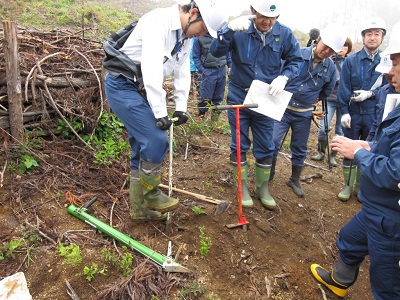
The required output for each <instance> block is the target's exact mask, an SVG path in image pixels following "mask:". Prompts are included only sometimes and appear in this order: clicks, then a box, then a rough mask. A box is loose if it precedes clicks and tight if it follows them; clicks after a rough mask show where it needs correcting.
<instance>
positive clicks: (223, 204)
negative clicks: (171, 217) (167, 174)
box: [158, 184, 230, 215]
mask: <svg viewBox="0 0 400 300" xmlns="http://www.w3.org/2000/svg"><path fill="white" fill-rule="evenodd" d="M158 186H159V187H160V188H164V189H169V187H168V186H166V185H164V184H159V185H158ZM171 189H172V190H173V191H174V192H178V193H182V194H185V195H189V196H192V197H194V198H197V199H200V200H203V201H206V202H209V203H213V204H217V209H216V210H215V214H217V215H219V214H220V213H222V212H224V211H226V210H227V209H228V207H229V205H230V202H228V201H224V200H217V199H214V198H211V197H207V196H204V195H200V194H196V193H192V192H188V191H185V190H181V189H178V188H174V187H171Z"/></svg>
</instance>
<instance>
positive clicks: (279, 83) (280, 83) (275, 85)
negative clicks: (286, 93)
mask: <svg viewBox="0 0 400 300" xmlns="http://www.w3.org/2000/svg"><path fill="white" fill-rule="evenodd" d="M287 81H288V78H287V77H286V76H284V75H280V76H278V77H276V78H275V79H274V80H272V82H271V84H270V85H269V94H270V95H272V96H275V97H276V95H278V94H279V93H280V92H282V91H283V89H284V88H285V86H286V84H287Z"/></svg>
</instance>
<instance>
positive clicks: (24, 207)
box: [0, 103, 373, 300]
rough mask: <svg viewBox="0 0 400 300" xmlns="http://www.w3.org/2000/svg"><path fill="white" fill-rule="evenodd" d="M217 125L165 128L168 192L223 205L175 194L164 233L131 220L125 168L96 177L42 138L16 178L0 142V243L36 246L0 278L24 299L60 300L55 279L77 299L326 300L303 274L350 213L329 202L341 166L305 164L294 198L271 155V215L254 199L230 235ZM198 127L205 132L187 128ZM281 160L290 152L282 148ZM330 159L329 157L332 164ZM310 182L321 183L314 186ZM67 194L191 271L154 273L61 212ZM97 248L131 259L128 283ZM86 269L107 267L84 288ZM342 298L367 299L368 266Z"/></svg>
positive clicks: (287, 167) (331, 254)
mask: <svg viewBox="0 0 400 300" xmlns="http://www.w3.org/2000/svg"><path fill="white" fill-rule="evenodd" d="M192 105H194V104H193V103H192ZM192 115H193V116H194V115H195V113H194V112H193V114H192ZM194 118H195V117H194ZM190 122H191V124H192V126H193V124H195V123H196V122H198V121H197V120H196V119H191V120H190ZM205 122H209V120H208V119H207V120H206V121H205ZM224 122H226V114H223V115H222V116H221V120H220V123H219V126H216V127H215V126H214V127H213V130H212V131H211V132H210V133H205V132H204V131H202V130H199V129H198V130H196V131H193V130H192V131H190V126H191V125H185V126H184V128H185V129H186V136H185V133H184V132H183V131H182V130H181V129H179V128H176V129H175V135H176V138H175V148H174V153H175V155H174V158H173V164H172V166H173V177H172V183H173V186H174V187H177V188H180V189H184V190H187V191H190V192H193V193H197V194H202V195H205V196H208V197H212V198H215V199H220V200H224V201H228V202H230V203H231V204H230V206H229V208H228V209H227V210H226V211H224V212H223V213H221V214H215V210H216V208H217V205H215V204H211V203H208V202H205V201H203V200H199V199H197V198H194V197H191V196H187V195H184V194H182V193H176V192H174V193H173V195H174V196H175V197H177V198H179V200H180V201H181V206H180V207H179V208H178V209H177V210H176V211H174V212H173V213H172V214H171V222H170V223H169V225H168V226H166V223H165V222H137V221H132V220H131V219H130V217H129V206H128V203H129V197H128V174H129V164H128V161H127V160H126V161H114V163H113V164H112V165H111V166H109V167H99V166H98V165H96V164H94V163H93V156H92V153H91V152H90V151H88V150H87V149H85V148H84V147H83V146H82V144H80V143H79V142H77V141H75V142H71V141H63V140H59V139H53V138H52V139H49V140H46V141H45V140H43V141H42V143H41V144H40V148H39V149H37V150H35V155H36V157H37V158H38V161H39V163H40V167H39V168H35V169H34V171H32V172H28V173H25V174H23V175H19V173H18V172H17V171H16V170H13V169H12V168H10V163H11V154H12V152H13V151H14V148H13V147H12V146H11V145H8V144H7V143H5V139H4V138H3V140H2V141H3V142H4V143H3V147H2V149H1V152H0V154H1V155H0V166H1V167H2V172H3V174H4V178H3V181H2V187H1V188H0V191H1V193H0V228H1V230H0V236H1V241H2V243H3V245H4V243H7V242H10V241H11V240H12V239H16V238H18V239H20V238H22V234H25V235H24V236H25V239H24V240H25V241H28V240H29V239H28V238H27V236H28V237H36V239H35V241H34V246H32V243H31V242H27V244H26V245H30V246H29V247H28V246H26V247H20V248H19V249H18V250H19V251H16V252H14V257H8V258H6V259H4V260H2V261H0V279H2V278H4V277H6V276H9V275H12V274H14V273H15V272H17V271H22V272H24V273H25V275H26V277H27V280H28V282H29V289H30V292H31V294H32V296H33V299H59V300H62V299H71V297H70V296H69V295H68V293H67V287H66V282H65V281H66V280H68V281H69V282H70V284H71V286H72V288H73V289H74V290H75V292H76V294H77V295H78V296H79V298H80V299H84V300H89V299H221V300H225V299H243V300H247V299H285V300H289V299H292V300H295V299H297V300H299V299H304V300H320V299H337V297H336V296H335V295H333V294H332V293H331V292H330V291H329V290H327V289H325V288H324V287H320V286H319V285H318V282H317V281H316V280H315V279H314V278H313V277H312V276H311V273H310V271H309V266H310V264H311V263H314V262H318V263H321V264H323V265H324V266H326V267H328V268H330V267H331V266H332V265H333V264H334V262H335V258H336V256H337V249H336V246H335V239H336V237H337V235H338V231H339V230H340V228H341V227H342V226H343V225H344V224H345V223H346V222H347V221H348V220H349V219H350V218H351V217H352V216H353V215H354V214H355V213H356V212H357V211H358V210H359V209H360V206H361V204H360V203H359V202H358V201H357V199H356V198H355V197H354V196H353V197H352V198H351V199H350V201H349V202H347V203H343V202H340V201H338V200H337V198H336V195H337V193H338V191H339V190H340V189H341V187H342V175H341V168H340V167H336V168H334V169H333V171H332V172H329V171H326V170H323V169H321V168H327V163H326V161H324V162H314V161H311V160H310V159H307V160H306V161H307V162H308V163H311V164H314V165H315V166H317V167H320V168H315V167H313V166H309V165H307V166H306V167H305V168H304V170H303V174H302V175H303V179H304V181H302V187H303V189H304V191H305V197H304V198H298V197H297V196H296V195H295V194H294V193H293V192H292V190H291V189H290V188H289V187H288V186H287V185H286V181H287V179H288V178H289V177H290V172H291V164H290V161H289V160H288V158H286V157H285V156H284V155H280V157H279V160H278V164H277V174H276V176H275V179H274V180H273V181H272V182H271V184H270V190H271V193H272V195H273V196H274V197H275V199H276V201H277V204H278V207H277V209H276V210H275V211H268V210H266V209H264V208H263V207H262V205H261V203H260V202H259V201H258V200H256V201H255V207H254V208H252V209H244V211H243V214H244V216H245V217H246V219H247V221H248V222H249V226H248V230H243V229H242V228H241V227H239V228H234V229H229V228H227V227H226V225H227V224H231V223H237V222H238V206H237V197H236V186H235V184H234V181H233V177H232V170H231V166H230V165H229V161H228V157H229V152H230V151H229V139H230V135H229V133H226V132H224V128H225V129H226V125H223V124H224ZM206 124H207V125H208V123H206ZM198 128H203V129H206V128H209V127H208V126H203V125H201V124H198ZM316 131H317V129H316V127H315V126H313V127H312V133H311V136H310V142H309V149H310V151H309V152H310V153H309V154H310V155H312V154H314V153H315V152H314V151H315V150H314V149H315V148H316ZM187 143H188V144H187ZM187 145H188V148H187ZM283 152H285V153H287V154H290V153H289V151H288V150H283ZM248 159H249V165H250V176H249V178H250V179H249V180H250V183H249V185H250V187H251V192H252V193H253V194H254V189H255V178H254V177H255V176H254V160H253V158H252V156H251V155H249V156H248ZM341 161H342V159H341V157H339V158H338V162H339V165H340V163H341ZM6 166H8V167H6ZM168 169H169V159H168V156H167V157H166V160H165V164H164V168H163V180H162V182H163V183H164V184H166V185H168V181H169V179H168ZM318 174H321V175H322V178H317V177H318ZM67 191H70V192H71V193H72V194H73V195H76V196H77V197H78V200H80V201H81V202H82V203H84V202H86V201H88V200H89V199H91V198H92V197H93V196H97V197H98V200H97V202H95V203H94V204H93V205H92V206H91V208H90V210H89V212H90V213H91V214H92V215H93V216H95V217H96V218H98V219H99V220H101V221H103V222H105V223H107V224H111V225H112V226H113V227H114V228H116V229H117V230H119V231H121V232H123V233H125V234H127V235H128V236H130V237H132V238H134V239H135V240H137V241H139V242H140V243H142V244H144V245H146V246H148V247H150V248H151V249H153V250H155V251H157V252H159V253H161V254H166V253H167V246H168V242H169V241H171V242H172V254H173V255H175V254H176V253H177V252H178V249H180V250H179V251H180V254H179V257H178V258H177V261H178V262H179V263H180V264H182V265H183V266H185V267H187V268H189V269H190V270H191V271H192V272H191V273H187V274H185V273H165V272H164V271H163V270H162V269H161V267H160V266H158V265H157V264H155V263H152V262H151V261H149V260H148V259H146V257H145V256H143V255H141V254H139V253H138V252H135V251H129V250H126V249H123V248H122V247H121V245H120V244H118V243H115V242H114V241H113V240H112V239H111V238H109V237H107V236H106V235H104V234H102V233H100V232H98V231H96V230H94V229H93V228H92V227H90V226H89V225H87V224H85V223H84V222H82V221H80V220H79V219H77V218H76V217H74V216H72V215H70V214H68V213H67V206H68V205H69V204H70V202H69V201H67V199H66V192H67ZM194 206H200V207H201V208H202V209H203V210H204V211H205V212H206V214H202V215H196V214H195V213H194V211H193V210H192V208H193V207H194ZM200 227H203V229H204V233H205V235H206V236H207V237H209V238H210V239H211V240H212V246H211V248H210V251H209V253H208V254H207V255H206V256H203V255H202V254H201V251H200V246H201V245H200V242H201V238H200V237H199V234H200V230H199V228H200ZM38 237H40V238H41V241H39V240H38V239H37V238H38ZM31 239H32V240H33V238H31ZM59 242H61V243H63V244H64V245H69V244H70V243H75V244H76V245H79V247H80V249H81V250H82V257H83V260H82V262H81V264H80V265H79V266H77V267H75V266H73V265H71V264H66V260H65V257H62V256H60V254H59V252H58V246H57V243H59ZM103 248H106V249H108V250H109V251H110V252H112V253H114V255H115V257H120V255H121V256H122V255H123V254H124V253H126V252H130V253H132V254H133V255H134V261H133V266H132V268H131V269H132V270H133V273H132V274H131V275H130V276H128V277H123V276H122V272H121V269H119V268H117V267H115V266H113V265H112V264H109V263H107V261H106V260H105V258H104V254H103V253H102V249H103ZM27 249H30V251H28V252H27V251H26V250H27ZM28 254H29V255H28ZM92 263H97V264H98V265H99V268H101V267H102V266H107V269H108V271H107V274H106V275H104V276H103V275H100V274H96V275H95V276H94V279H93V280H92V281H90V282H89V281H87V280H86V279H85V275H84V274H83V268H84V266H91V265H92ZM118 293H119V294H118ZM325 293H326V295H325ZM127 295H130V296H127ZM347 299H352V300H361V299H362V300H372V299H373V297H372V295H371V293H370V287H369V276H368V261H366V262H365V263H364V264H363V265H362V267H361V271H360V275H359V278H358V281H357V282H356V284H355V285H354V286H353V287H351V288H350V290H349V293H348V296H347Z"/></svg>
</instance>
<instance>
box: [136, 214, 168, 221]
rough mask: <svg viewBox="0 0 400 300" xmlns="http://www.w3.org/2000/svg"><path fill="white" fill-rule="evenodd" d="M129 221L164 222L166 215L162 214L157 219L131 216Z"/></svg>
mask: <svg viewBox="0 0 400 300" xmlns="http://www.w3.org/2000/svg"><path fill="white" fill-rule="evenodd" d="M131 219H132V220H134V221H164V220H166V219H167V214H162V215H161V216H159V217H155V218H152V217H133V216H131Z"/></svg>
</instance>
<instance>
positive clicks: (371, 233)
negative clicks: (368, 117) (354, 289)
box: [311, 23, 400, 300]
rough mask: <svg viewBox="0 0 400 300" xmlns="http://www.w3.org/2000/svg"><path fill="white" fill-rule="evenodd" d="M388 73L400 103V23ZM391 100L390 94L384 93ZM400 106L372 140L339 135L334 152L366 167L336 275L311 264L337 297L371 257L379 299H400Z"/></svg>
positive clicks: (393, 37)
mask: <svg viewBox="0 0 400 300" xmlns="http://www.w3.org/2000/svg"><path fill="white" fill-rule="evenodd" d="M384 54H388V55H390V59H391V60H392V63H393V67H392V68H391V70H390V72H389V74H391V75H392V76H393V78H392V84H393V87H394V88H395V90H396V92H395V95H397V97H398V98H399V99H400V94H399V93H400V23H397V24H396V25H395V26H394V27H393V31H392V35H391V39H390V42H389V46H388V48H387V49H386V50H385V51H384ZM382 96H383V97H386V95H385V94H382ZM399 129H400V105H397V107H395V108H394V109H393V110H392V111H391V112H390V113H389V114H388V116H387V117H386V118H385V119H384V120H383V121H382V123H380V124H379V125H378V127H377V131H376V134H375V136H374V138H373V140H372V141H371V142H367V141H363V140H351V139H348V138H345V137H335V138H333V140H332V143H331V144H332V148H333V149H335V150H336V151H338V152H339V153H341V154H342V155H343V156H345V157H347V158H348V159H354V161H355V162H356V163H357V164H358V166H359V168H360V169H361V174H362V175H361V183H360V193H359V195H358V197H359V199H360V200H361V202H362V209H361V210H360V211H359V212H358V213H357V214H356V215H355V216H354V217H353V218H352V219H351V220H350V221H349V222H348V223H347V224H346V225H345V226H344V227H343V228H342V229H341V230H340V233H339V237H338V239H337V241H336V245H337V247H338V249H339V255H338V262H337V263H336V265H335V267H334V268H333V270H332V271H330V272H329V271H327V270H325V269H324V268H323V267H321V266H320V265H318V264H312V265H311V272H312V274H313V276H314V277H315V278H316V279H317V280H318V281H319V282H321V283H323V284H324V285H325V286H326V287H327V288H329V289H330V290H331V291H332V292H333V293H335V294H336V295H337V296H340V297H344V296H345V295H346V294H347V289H348V288H349V287H350V286H351V285H352V284H354V283H355V281H356V279H357V275H358V271H359V268H360V265H361V263H362V262H363V261H364V259H365V256H366V255H369V258H370V268H369V276H370V283H371V288H372V294H373V296H374V299H376V300H393V299H400V184H399V182H400V172H399V170H400V130H399Z"/></svg>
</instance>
